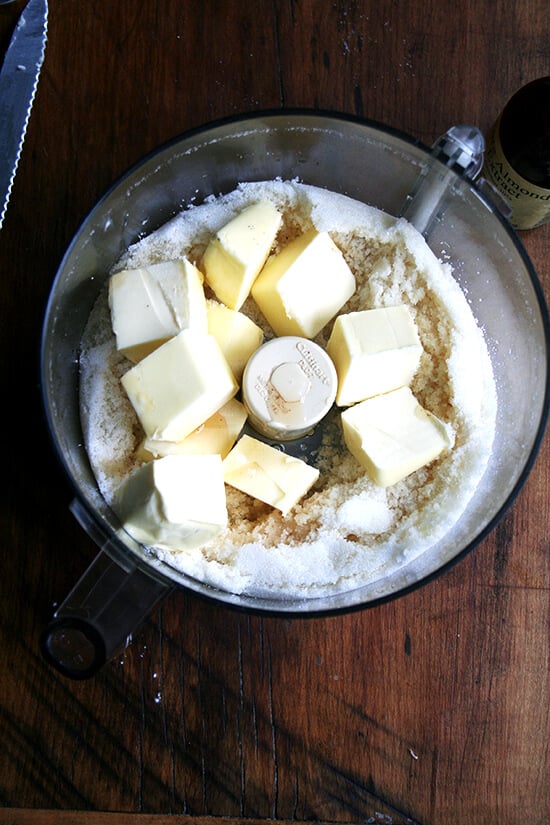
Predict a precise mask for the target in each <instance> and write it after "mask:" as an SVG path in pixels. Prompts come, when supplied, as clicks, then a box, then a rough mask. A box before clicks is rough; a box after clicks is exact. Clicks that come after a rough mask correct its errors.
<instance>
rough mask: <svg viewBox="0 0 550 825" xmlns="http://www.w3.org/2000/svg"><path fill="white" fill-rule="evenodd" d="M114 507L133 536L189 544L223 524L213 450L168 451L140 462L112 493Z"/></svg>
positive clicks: (224, 510) (217, 461)
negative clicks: (198, 452)
mask: <svg viewBox="0 0 550 825" xmlns="http://www.w3.org/2000/svg"><path fill="white" fill-rule="evenodd" d="M114 507H115V510H116V512H117V515H118V517H119V518H120V520H121V522H122V524H123V526H124V528H125V529H126V530H127V531H128V533H130V535H131V536H133V537H134V538H135V539H136V541H139V542H141V543H143V544H153V545H162V546H165V547H168V548H171V549H174V550H180V549H181V550H183V549H192V548H193V547H199V546H200V545H201V544H203V543H204V542H206V541H208V540H209V539H211V538H213V537H214V536H216V535H217V534H218V533H220V532H221V530H223V528H224V527H226V526H227V505H226V498H225V487H224V481H223V469H222V460H221V458H220V456H218V455H170V456H166V457H165V458H159V459H157V460H156V461H151V462H150V463H149V464H143V465H142V466H141V467H139V468H138V469H137V470H135V471H134V472H133V473H132V475H130V476H129V477H128V478H127V479H126V480H125V481H124V482H123V483H122V484H121V485H120V487H119V488H118V490H117V491H116V494H115V504H114Z"/></svg>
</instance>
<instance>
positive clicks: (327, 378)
mask: <svg viewBox="0 0 550 825" xmlns="http://www.w3.org/2000/svg"><path fill="white" fill-rule="evenodd" d="M337 385H338V379H337V376H336V369H335V367H334V364H333V363H332V360H331V359H330V358H329V356H328V355H327V353H326V352H325V350H324V349H322V347H320V346H318V345H317V344H315V343H314V342H313V341H310V340H308V339H307V338H300V337H298V336H294V335H287V336H282V337H281V338H273V339H272V340H271V341H268V342H267V343H266V344H263V346H261V347H259V348H258V349H257V350H256V352H255V353H254V354H253V355H252V357H251V358H250V360H249V361H248V364H247V365H246V368H245V371H244V375H243V383H242V391H243V403H244V405H245V407H246V410H247V412H248V416H249V423H250V424H251V426H252V427H254V429H256V430H257V431H258V432H259V433H261V434H263V435H266V436H269V437H271V438H274V439H277V440H280V441H287V440H290V439H294V438H299V437H300V436H302V435H304V434H306V433H308V432H310V431H311V430H312V428H313V427H314V426H315V425H316V424H317V423H318V422H319V421H320V420H321V419H322V418H324V416H325V415H326V414H327V413H328V412H329V410H330V408H331V407H332V405H333V403H334V399H335V397H336V389H337Z"/></svg>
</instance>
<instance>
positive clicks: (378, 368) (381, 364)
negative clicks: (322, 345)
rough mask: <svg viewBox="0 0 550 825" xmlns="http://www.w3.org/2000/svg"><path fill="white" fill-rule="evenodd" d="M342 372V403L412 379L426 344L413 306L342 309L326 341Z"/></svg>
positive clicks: (394, 388)
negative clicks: (342, 312)
mask: <svg viewBox="0 0 550 825" xmlns="http://www.w3.org/2000/svg"><path fill="white" fill-rule="evenodd" d="M327 352H328V354H329V355H330V357H331V358H332V360H333V362H334V365H335V367H336V372H337V374H338V392H337V393H336V403H337V404H338V405H339V406H341V407H346V406H348V405H349V404H355V402H357V401H363V400H364V399H365V398H370V397H372V396H373V395H379V394H380V393H384V392H389V391H390V390H396V389H398V388H399V387H406V386H408V385H409V384H410V382H411V380H412V378H413V376H414V374H415V372H416V370H417V369H418V365H419V363H420V357H421V355H422V344H421V343H420V339H419V337H418V332H417V331H416V326H415V323H414V320H413V318H412V315H411V312H410V310H409V308H408V307H407V306H406V305H404V304H401V305H399V306H393V307H384V308H380V309H366V310H363V311H361V312H350V313H348V314H346V315H339V316H338V318H336V320H335V322H334V327H333V328H332V333H331V335H330V338H329V340H328V343H327Z"/></svg>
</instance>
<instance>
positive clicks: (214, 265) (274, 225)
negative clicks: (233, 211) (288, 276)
mask: <svg viewBox="0 0 550 825" xmlns="http://www.w3.org/2000/svg"><path fill="white" fill-rule="evenodd" d="M281 222H282V217H281V214H280V213H279V212H278V211H277V209H275V207H274V206H273V204H271V203H269V202H268V201H260V202H259V203H254V204H252V206H248V207H247V208H246V209H244V210H243V211H242V212H240V213H239V214H238V215H237V216H236V217H235V218H233V219H232V220H230V221H229V222H228V223H226V224H225V226H222V228H221V229H219V230H218V232H216V234H215V235H214V237H213V238H212V239H211V241H210V243H209V244H208V246H207V247H206V250H205V252H204V255H203V258H202V268H203V269H204V273H205V277H206V280H207V281H208V283H209V284H210V286H211V287H212V289H213V290H214V292H215V293H216V296H217V297H218V298H219V299H220V301H222V302H223V303H224V304H225V305H226V306H228V307H229V308H230V309H240V308H241V306H242V305H243V303H244V302H245V300H246V298H247V297H248V294H249V292H250V288H251V286H252V284H253V283H254V280H255V278H256V276H257V275H258V273H259V272H260V270H261V268H262V267H263V265H264V263H265V261H266V259H267V256H268V255H269V253H270V251H271V247H272V246H273V241H274V240H275V236H276V235H277V232H278V230H279V227H280V225H281Z"/></svg>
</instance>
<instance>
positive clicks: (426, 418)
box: [341, 387, 453, 487]
mask: <svg viewBox="0 0 550 825" xmlns="http://www.w3.org/2000/svg"><path fill="white" fill-rule="evenodd" d="M341 418H342V427H343V431H344V441H345V442H346V446H347V447H348V449H349V451H350V452H351V453H352V455H354V456H355V458H356V459H357V460H358V461H359V463H360V464H361V465H362V466H363V467H364V468H365V470H366V471H367V473H368V474H369V476H370V478H371V479H372V481H374V482H375V484H379V485H381V486H382V487H389V486H390V485H392V484H397V482H398V481H401V479H403V478H405V477H406V476H408V475H410V474H411V473H414V472H415V471H416V470H418V469H420V467H423V466H424V465H425V464H428V463H429V462H430V461H433V460H434V459H435V458H437V457H438V456H439V455H440V454H441V453H442V452H443V451H444V450H445V449H447V448H449V447H451V446H452V440H453V439H452V433H451V430H450V427H448V426H447V425H445V424H444V423H443V422H442V421H440V420H439V418H437V417H436V416H435V415H432V413H430V412H428V410H425V409H424V408H423V407H422V406H420V404H419V403H418V401H417V400H416V398H415V397H414V395H413V393H412V391H411V389H410V388H409V387H400V388H399V389H397V390H393V391H392V392H389V393H385V394H384V395H376V396H375V397H374V398H368V399H367V400H366V401H362V402H361V403H360V404H356V405H355V406H353V407H349V408H348V409H347V410H345V411H344V412H343V413H342V414H341Z"/></svg>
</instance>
